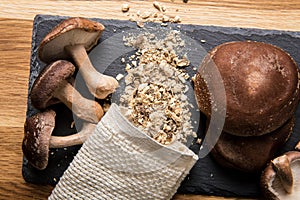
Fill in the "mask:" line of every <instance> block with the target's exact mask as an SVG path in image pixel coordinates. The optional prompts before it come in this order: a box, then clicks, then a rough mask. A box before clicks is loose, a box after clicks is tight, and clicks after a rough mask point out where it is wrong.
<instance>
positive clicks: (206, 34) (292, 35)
mask: <svg viewBox="0 0 300 200" xmlns="http://www.w3.org/2000/svg"><path fill="white" fill-rule="evenodd" d="M65 18H66V17H62V16H46V15H38V16H36V18H35V19H34V24H33V32H32V54H31V62H30V76H29V88H28V91H30V89H31V86H32V84H33V82H34V80H35V79H36V77H37V76H38V74H39V72H40V71H41V70H42V69H43V68H44V67H45V64H44V63H42V62H41V61H40V60H39V59H38V57H37V49H38V45H39V43H40V42H41V40H42V39H43V37H44V36H45V35H46V34H47V33H48V32H49V31H50V30H51V29H52V28H53V27H54V26H55V25H56V24H57V23H59V22H60V21H61V20H63V19H65ZM93 20H96V21H99V22H101V23H102V24H104V26H105V27H106V29H105V31H104V32H103V35H102V37H101V39H100V41H99V43H100V44H101V43H102V42H103V41H105V39H107V38H110V37H111V36H113V35H114V34H117V33H124V32H126V31H128V30H136V29H138V28H137V27H136V24H135V23H134V22H130V21H119V20H103V19H93ZM145 27H150V28H151V27H154V28H155V27H156V28H160V29H165V30H169V29H170V28H172V29H175V30H180V31H181V33H182V34H184V35H185V36H187V37H189V38H192V39H193V40H195V42H197V43H199V45H200V44H201V46H202V47H203V48H204V49H205V50H206V51H209V50H210V49H212V48H213V47H215V46H217V45H219V44H221V43H224V42H228V41H237V40H255V41H262V42H267V43H271V44H273V45H276V46H279V47H281V48H282V49H284V50H285V51H287V52H288V53H290V55H291V56H292V57H293V58H294V59H295V61H296V62H297V63H298V65H299V63H300V54H299V53H300V50H299V47H300V33H299V32H287V31H276V30H260V29H246V28H231V27H215V26H198V25H184V24H180V27H178V25H177V24H171V25H169V26H168V27H167V28H161V27H160V24H155V23H147V24H146V26H145ZM200 40H205V41H206V42H205V43H201V41H200ZM118 45H119V44H118ZM120 45H121V44H120ZM203 55H204V54H203ZM203 55H202V54H201V55H199V56H200V57H199V63H200V61H201V59H202V57H201V56H203ZM199 63H194V65H195V66H197V64H199ZM120 69H124V66H123V65H122V64H121V62H120V59H116V60H115V61H113V62H112V64H111V65H110V67H109V68H108V69H106V70H105V72H104V73H107V74H111V75H116V74H118V73H119V71H120ZM189 73H193V72H191V71H189ZM84 87H85V86H83V90H86V88H84ZM274 87H276V83H274ZM84 96H86V97H89V95H88V94H84ZM52 108H53V109H54V110H55V111H56V112H57V117H56V128H55V130H54V132H53V135H68V134H71V133H75V132H76V127H71V123H72V121H73V120H76V118H73V115H72V113H71V111H70V110H68V109H67V108H66V107H65V106H64V105H56V106H53V107H52ZM36 112H38V110H36V109H34V108H33V107H32V106H31V104H30V99H29V98H28V109H27V117H28V116H31V115H33V114H34V113H36ZM201 122H202V121H201ZM79 124H80V123H79ZM201 130H203V128H202V129H199V133H198V134H199V136H201V134H202V131H201ZM299 140H300V110H299V109H298V110H297V112H296V126H295V127H294V131H293V134H292V136H291V138H290V139H289V141H288V142H287V144H286V145H285V146H284V147H283V148H282V149H281V150H280V151H279V152H278V153H281V152H285V151H288V150H291V149H293V147H294V146H295V144H296V142H297V141H299ZM79 148H80V145H79V146H75V147H68V148H62V149H51V150H50V157H49V165H48V167H47V168H46V169H45V170H42V171H39V170H36V169H34V168H33V167H32V166H30V164H28V162H27V160H26V158H24V159H23V169H22V173H23V177H24V179H25V180H26V181H27V182H30V183H35V184H51V185H55V184H56V183H57V181H58V180H59V178H60V176H61V175H62V174H63V172H64V170H65V169H66V168H67V167H68V165H69V163H70V162H71V161H72V159H73V157H74V156H75V155H76V153H77V151H78V149H79ZM190 148H191V149H192V150H193V151H194V152H195V153H198V151H199V148H200V146H199V145H197V144H194V145H191V146H190ZM258 181H259V174H254V175H253V174H244V173H240V172H236V171H232V170H228V169H224V168H222V167H220V166H219V165H218V164H216V163H215V162H214V160H213V159H212V158H211V157H210V156H209V155H208V156H206V157H205V158H202V159H199V160H198V162H197V163H196V165H195V166H194V167H193V169H192V170H191V172H190V174H189V175H188V176H187V178H186V179H185V180H184V182H183V183H182V184H181V187H180V188H179V190H178V192H179V193H193V194H208V195H219V196H244V197H255V196H259V195H260V191H259V188H258Z"/></svg>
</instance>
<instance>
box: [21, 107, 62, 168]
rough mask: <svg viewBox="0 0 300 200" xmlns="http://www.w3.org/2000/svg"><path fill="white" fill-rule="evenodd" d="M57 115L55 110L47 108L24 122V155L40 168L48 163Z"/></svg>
mask: <svg viewBox="0 0 300 200" xmlns="http://www.w3.org/2000/svg"><path fill="white" fill-rule="evenodd" d="M55 115H56V114H55V112H54V111H53V110H47V111H45V112H42V113H37V114H36V115H33V116H31V117H29V118H27V119H26V122H25V124H24V139H23V143H22V150H23V153H24V156H25V157H26V158H27V160H28V162H29V163H31V165H33V166H34V167H35V168H37V169H40V170H42V169H45V168H46V166H47V165H48V156H49V139H50V137H51V134H52V131H53V129H54V126H55Z"/></svg>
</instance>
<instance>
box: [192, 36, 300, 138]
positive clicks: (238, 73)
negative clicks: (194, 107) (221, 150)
mask: <svg viewBox="0 0 300 200" xmlns="http://www.w3.org/2000/svg"><path fill="white" fill-rule="evenodd" d="M212 63H214V64H215V66H216V67H217V69H218V70H219V72H220V74H221V76H222V78H223V83H224V88H225V92H226V102H227V107H226V109H227V110H226V112H227V113H226V119H225V124H224V128H223V129H224V131H226V132H227V133H230V134H233V135H238V136H258V135H263V134H266V133H270V132H271V131H274V130H276V129H277V128H279V127H280V126H282V125H283V124H284V123H285V122H286V121H287V120H288V119H290V118H291V117H292V116H293V114H294V112H295V110H296V107H297V105H298V102H299V97H300V95H299V72H298V68H297V64H296V63H295V61H294V60H293V59H292V58H291V56H290V55H288V54H287V53H286V52H285V51H283V50H282V49H280V48H278V47H275V46H272V45H270V44H266V43H262V42H253V41H242V42H229V43H224V44H222V45H219V46H217V47H215V48H214V49H213V50H212V51H211V52H210V53H209V54H208V55H207V56H206V57H205V59H204V60H203V62H202V64H201V68H200V69H199V71H198V73H197V75H196V79H195V96H196V99H197V102H198V106H199V108H200V110H201V111H202V112H203V113H204V114H205V115H207V116H208V117H210V114H211V101H210V96H211V95H210V94H211V92H210V91H209V90H208V87H207V85H206V82H207V80H204V79H203V77H204V76H203V75H202V74H201V71H200V70H202V69H203V68H207V69H209V67H211V66H212ZM207 69H206V70H207ZM212 87H213V86H212ZM222 98H225V97H222ZM216 102H218V101H216Z"/></svg>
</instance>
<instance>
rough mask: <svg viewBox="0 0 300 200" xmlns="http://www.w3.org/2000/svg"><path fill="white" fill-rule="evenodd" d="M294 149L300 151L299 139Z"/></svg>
mask: <svg viewBox="0 0 300 200" xmlns="http://www.w3.org/2000/svg"><path fill="white" fill-rule="evenodd" d="M295 149H296V150H298V151H300V141H299V142H298V144H297V145H296V147H295Z"/></svg>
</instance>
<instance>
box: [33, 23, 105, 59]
mask: <svg viewBox="0 0 300 200" xmlns="http://www.w3.org/2000/svg"><path fill="white" fill-rule="evenodd" d="M103 30H104V26H103V25H102V24H101V23H99V22H95V21H91V20H88V19H85V18H81V17H75V18H68V19H66V20H64V21H62V22H61V23H59V24H58V25H56V26H55V27H54V28H53V29H52V30H51V31H50V32H49V33H48V35H46V37H45V38H44V39H43V41H42V42H41V43H40V47H39V50H38V53H39V58H40V59H41V60H42V61H43V62H45V63H50V62H52V61H55V60H59V59H64V60H66V59H69V55H68V54H67V53H66V52H65V49H64V48H65V47H66V46H69V45H78V44H81V45H84V47H85V49H86V50H87V51H89V50H90V49H91V48H92V47H93V46H94V45H96V44H97V42H98V39H99V38H100V36H101V33H102V32H103Z"/></svg>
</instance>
